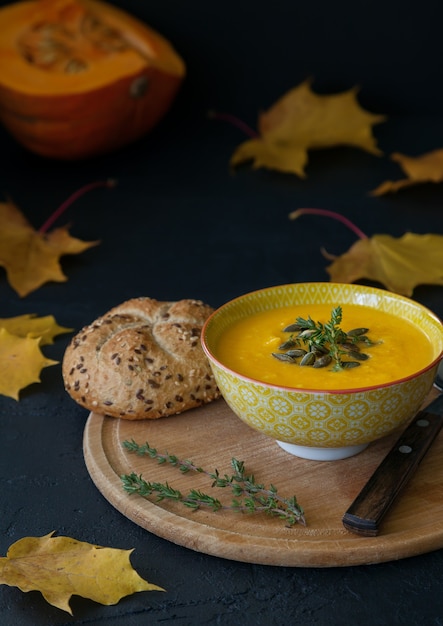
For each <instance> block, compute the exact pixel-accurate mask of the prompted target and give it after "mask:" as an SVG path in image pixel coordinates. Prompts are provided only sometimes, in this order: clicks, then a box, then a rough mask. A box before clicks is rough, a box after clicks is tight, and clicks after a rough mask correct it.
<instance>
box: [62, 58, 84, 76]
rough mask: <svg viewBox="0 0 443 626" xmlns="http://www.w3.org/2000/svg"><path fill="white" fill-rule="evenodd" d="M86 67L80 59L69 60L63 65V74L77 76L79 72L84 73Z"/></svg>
mask: <svg viewBox="0 0 443 626" xmlns="http://www.w3.org/2000/svg"><path fill="white" fill-rule="evenodd" d="M87 67H88V64H87V63H85V61H83V60H82V59H70V60H69V61H68V62H67V63H66V65H65V73H66V74H78V73H79V72H84V71H85V70H86V69H87Z"/></svg>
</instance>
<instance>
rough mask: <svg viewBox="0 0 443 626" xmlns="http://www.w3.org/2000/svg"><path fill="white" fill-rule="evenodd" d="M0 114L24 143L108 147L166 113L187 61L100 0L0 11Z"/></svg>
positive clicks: (52, 151) (82, 150) (48, 152)
mask: <svg viewBox="0 0 443 626" xmlns="http://www.w3.org/2000/svg"><path fill="white" fill-rule="evenodd" d="M0 67H1V69H0V120H1V121H2V122H3V124H4V125H5V126H6V128H8V129H9V131H10V132H11V134H12V135H13V136H14V137H15V138H16V139H17V140H18V141H19V142H20V143H22V144H23V145H24V146H26V147H27V148H28V149H29V150H31V151H33V152H35V153H37V154H40V155H43V156H47V157H53V158H58V159H81V158H85V157H91V156H94V155H97V154H101V153H106V152H109V151H111V150H114V149H116V148H119V147H121V146H123V145H125V144H128V143H130V142H132V141H134V140H136V139H138V138H140V137H141V136H142V135H144V134H145V133H147V132H148V131H149V130H151V128H152V127H153V126H154V125H155V124H156V123H157V122H158V121H159V120H160V119H161V118H162V117H163V116H164V115H165V113H166V112H167V111H168V109H169V107H170V105H171V104H172V102H173V100H174V98H175V96H176V93H177V91H178V89H179V87H180V84H181V82H182V80H183V78H184V76H185V64H184V62H183V60H182V58H181V57H180V56H179V55H178V54H177V52H176V51H175V50H174V49H173V47H172V46H171V44H170V43H169V42H168V41H167V40H166V39H165V38H164V37H162V36H161V35H160V34H159V33H157V32H155V31H154V30H153V29H151V28H150V27H148V26H147V25H145V24H144V23H142V22H141V21H140V20H138V19H136V18H134V17H132V16H130V15H128V14H127V13H126V12H124V11H122V10H120V9H118V8H116V7H114V6H111V5H109V4H107V3H104V2H101V1H100V0H25V1H22V2H17V3H15V4H12V5H8V6H6V7H4V8H2V9H0Z"/></svg>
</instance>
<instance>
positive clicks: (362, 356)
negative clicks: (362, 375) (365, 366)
mask: <svg viewBox="0 0 443 626" xmlns="http://www.w3.org/2000/svg"><path fill="white" fill-rule="evenodd" d="M348 356H349V357H351V358H352V359H357V361H367V360H368V359H369V354H365V353H364V352H357V350H350V351H349V352H348Z"/></svg>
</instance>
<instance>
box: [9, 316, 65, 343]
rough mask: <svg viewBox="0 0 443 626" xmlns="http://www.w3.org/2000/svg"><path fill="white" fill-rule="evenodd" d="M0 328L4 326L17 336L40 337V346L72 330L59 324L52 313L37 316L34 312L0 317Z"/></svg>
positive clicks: (52, 341)
mask: <svg viewBox="0 0 443 626" xmlns="http://www.w3.org/2000/svg"><path fill="white" fill-rule="evenodd" d="M0 328H6V330H7V331H8V332H10V333H11V334H12V335H17V336H18V337H40V344H39V345H40V346H45V345H48V344H52V343H54V337H56V336H57V335H60V334H62V333H69V332H71V331H72V330H73V329H72V328H65V327H63V326H59V325H58V324H57V322H56V320H55V318H54V316H53V315H46V316H44V317H37V316H36V315H34V314H26V315H18V316H16V317H9V318H1V317H0Z"/></svg>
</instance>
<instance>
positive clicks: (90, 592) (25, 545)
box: [0, 533, 164, 615]
mask: <svg viewBox="0 0 443 626" xmlns="http://www.w3.org/2000/svg"><path fill="white" fill-rule="evenodd" d="M53 534H54V533H49V534H48V535H44V536H43V537H24V538H23V539H19V541H17V542H16V543H14V544H12V546H11V547H10V548H9V550H8V553H7V556H5V557H0V584H3V585H9V586H14V587H18V588H19V589H20V590H21V591H25V592H27V591H40V592H41V594H42V595H43V597H44V598H45V600H46V601H47V602H49V604H52V605H53V606H56V607H57V608H59V609H62V610H63V611H67V612H68V613H70V614H71V615H72V610H71V607H70V606H69V600H70V599H71V596H73V595H78V596H82V597H83V598H89V599H90V600H94V601H95V602H99V603H100V604H104V605H111V604H117V602H119V600H121V598H123V597H125V596H128V595H131V594H133V593H135V592H138V591H164V589H162V588H161V587H158V586H157V585H153V584H151V583H148V582H147V581H146V580H144V579H143V578H141V577H140V576H139V575H138V574H137V572H136V571H135V570H134V569H133V568H132V566H131V563H130V560H129V556H130V554H131V552H133V550H119V549H116V548H103V547H101V546H95V545H93V544H90V543H86V542H83V541H77V540H76V539H71V538H70V537H54V536H53Z"/></svg>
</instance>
